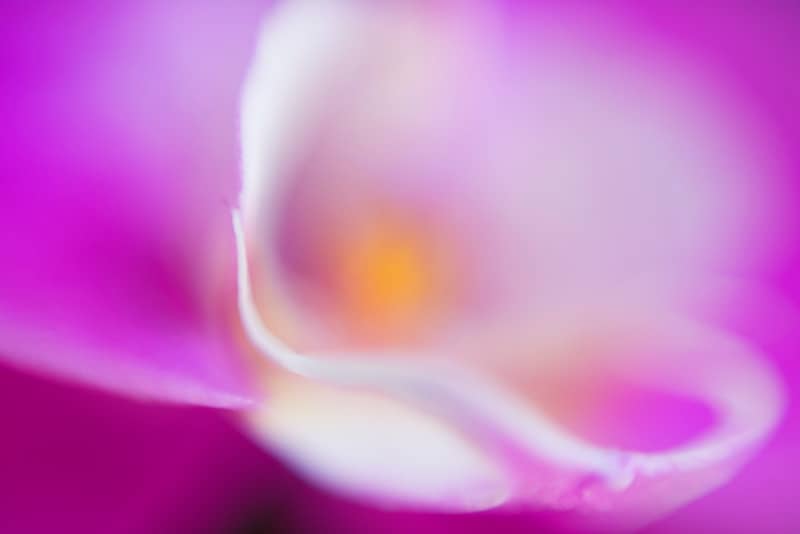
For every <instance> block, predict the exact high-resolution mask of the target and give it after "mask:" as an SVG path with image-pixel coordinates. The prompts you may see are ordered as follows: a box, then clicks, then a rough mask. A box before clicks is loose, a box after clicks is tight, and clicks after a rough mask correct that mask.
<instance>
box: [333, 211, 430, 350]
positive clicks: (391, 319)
mask: <svg viewBox="0 0 800 534" xmlns="http://www.w3.org/2000/svg"><path fill="white" fill-rule="evenodd" d="M415 230H416V229H413V228H408V227H404V226H402V225H400V224H397V223H396V222H388V221H381V222H380V223H378V224H374V225H371V226H370V227H369V228H366V229H364V230H363V231H362V232H358V233H357V234H356V235H355V236H353V235H351V236H349V239H347V240H346V241H345V243H343V245H344V246H342V247H341V248H340V256H339V261H338V262H337V264H338V266H339V269H338V273H337V278H338V286H339V288H340V291H341V293H340V295H341V298H342V300H343V305H344V307H345V310H346V315H347V316H348V319H349V321H350V322H351V324H353V326H355V327H356V328H357V330H358V331H359V333H360V334H361V335H366V336H368V337H371V338H375V337H378V338H380V339H382V340H385V339H386V338H395V337H397V336H404V337H407V336H409V335H413V333H414V331H417V330H419V328H420V327H421V326H423V325H424V324H425V322H426V319H427V318H428V317H429V316H430V313H431V312H432V311H433V308H434V307H437V306H438V305H440V304H441V303H442V300H443V295H442V293H443V284H442V283H441V277H440V276H439V271H440V268H439V267H440V266H439V265H438V262H437V261H436V259H437V258H436V254H435V252H436V251H435V250H434V247H433V246H432V243H430V242H429V241H428V240H426V239H424V237H423V233H422V232H420V231H415Z"/></svg>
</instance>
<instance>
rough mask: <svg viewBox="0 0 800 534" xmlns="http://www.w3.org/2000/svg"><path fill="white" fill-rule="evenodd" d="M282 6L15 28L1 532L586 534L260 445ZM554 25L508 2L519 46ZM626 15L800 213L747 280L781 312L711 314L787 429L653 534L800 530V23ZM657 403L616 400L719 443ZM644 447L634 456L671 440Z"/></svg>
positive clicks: (227, 5) (701, 418) (1, 194)
mask: <svg viewBox="0 0 800 534" xmlns="http://www.w3.org/2000/svg"><path fill="white" fill-rule="evenodd" d="M287 1H291V0H287ZM334 1H336V0H334ZM341 1H345V0H341ZM487 2H488V0H487ZM272 4H273V2H270V1H263V2H262V1H256V0H246V1H239V2H215V1H212V0H196V1H190V0H175V1H167V2H164V1H160V2H159V1H154V0H143V1H127V0H124V1H119V2H100V1H94V0H75V1H73V2H63V1H55V0H52V1H51V0H43V1H40V2H37V1H18V0H8V1H5V2H2V3H1V4H0V359H1V360H2V361H0V532H3V533H5V532H8V533H16V532H20V533H38V532H42V533H44V532H82V533H94V532H97V533H101V532H102V533H108V532H110V533H116V532H124V533H140V532H141V533H156V534H159V533H165V534H166V533H172V532H221V533H225V532H232V533H236V532H242V533H245V532H247V533H250V532H254V533H255V532H264V533H268V532H276V533H284V532H290V533H291V532H303V533H330V532H333V533H338V532H342V533H350V532H352V533H364V534H366V533H372V532H387V533H394V532H397V533H400V532H403V533H406V532H413V533H415V534H428V533H430V534H433V533H444V532H448V533H451V532H452V533H459V532H464V533H468V534H480V533H493V534H499V533H501V532H502V533H505V532H508V533H530V532H550V531H554V532H573V531H577V532H580V531H582V527H581V525H583V523H581V522H576V521H575V518H574V517H572V516H571V515H570V514H569V513H568V512H559V511H547V512H542V511H534V510H531V509H528V508H519V509H518V508H516V507H514V508H512V509H503V510H499V511H491V512H481V513H468V514H438V513H431V512H425V513H422V512H415V511H408V510H405V511H401V510H383V509H380V508H376V507H370V506H368V505H365V504H363V503H355V502H351V501H348V500H346V499H344V498H342V497H338V496H333V495H329V494H327V493H325V492H323V491H322V490H320V489H318V488H314V487H311V486H310V485H309V484H308V482H306V481H302V480H300V479H299V478H298V477H297V475H296V474H293V473H292V472H291V471H290V470H289V469H288V468H287V467H285V466H283V465H282V464H280V463H279V462H278V461H277V460H276V459H275V458H274V457H273V456H272V455H271V453H270V452H268V451H267V450H265V449H264V448H262V447H260V446H258V445H256V444H255V443H254V442H253V441H252V440H251V439H249V438H248V437H246V436H245V434H244V433H243V432H242V431H241V426H242V425H241V420H240V418H241V414H240V413H239V412H238V410H241V409H245V408H246V407H248V406H251V405H252V404H253V403H254V402H256V401H257V398H258V389H257V382H258V379H257V378H256V377H253V376H252V375H251V374H250V373H248V371H249V370H250V369H251V368H250V367H249V365H248V363H247V358H246V357H244V356H243V354H242V350H241V344H240V343H241V339H239V338H238V337H237V334H234V335H232V329H234V330H235V327H234V326H232V325H235V323H236V318H235V314H236V310H235V298H236V296H235V286H234V283H233V270H234V268H235V266H234V264H235V261H234V260H235V258H234V242H233V235H232V233H231V228H230V210H231V209H232V208H233V207H234V206H235V204H236V202H237V198H236V196H237V193H238V191H239V187H240V171H241V168H240V166H241V163H240V134H239V127H240V124H239V121H240V119H239V112H240V94H241V86H242V82H243V80H244V78H245V75H246V72H247V69H248V65H249V63H250V61H251V58H252V54H253V51H254V48H255V46H256V42H257V39H258V32H259V30H260V24H261V20H262V19H263V17H264V16H265V15H267V14H269V12H270V9H271V8H272ZM541 4H547V2H544V3H540V2H515V1H512V0H502V1H498V2H496V3H495V2H492V5H495V6H496V8H497V9H499V10H502V14H503V16H504V17H505V19H504V20H505V22H504V24H505V26H507V31H508V32H509V33H508V38H509V40H510V41H513V39H515V38H518V36H517V37H515V36H514V35H513V33H514V30H515V29H516V26H515V24H514V21H515V19H517V18H520V17H522V18H524V17H535V16H536V10H537V8H538V7H541ZM576 4H577V2H576ZM607 4H608V6H607V7H609V9H610V10H611V12H612V13H615V14H616V15H617V16H619V17H620V19H621V20H623V21H624V23H625V24H629V25H630V26H631V27H634V28H638V29H639V30H637V31H641V32H642V34H643V35H652V36H653V37H654V38H657V39H658V40H659V41H662V42H665V43H670V44H672V45H674V46H675V47H676V48H678V49H680V50H681V51H682V53H685V54H687V53H688V54H689V55H691V56H692V57H695V58H696V59H698V61H699V62H700V63H702V64H706V65H709V66H710V67H709V68H711V69H713V70H714V72H715V73H716V74H717V75H718V76H719V77H720V79H724V80H726V81H727V82H726V83H728V84H729V86H730V91H731V92H732V93H735V94H736V95H738V96H739V98H741V99H743V101H746V102H747V105H748V106H749V108H750V109H752V110H754V112H755V113H756V114H757V115H758V116H759V117H760V120H761V124H763V125H764V127H765V128H767V129H768V130H769V131H770V132H771V133H772V137H771V139H772V140H773V141H772V145H771V147H770V149H771V152H770V153H772V154H774V155H775V161H773V162H771V163H774V166H775V168H777V169H780V172H779V176H780V183H779V184H778V187H779V188H780V189H781V197H782V201H783V202H784V204H785V206H788V208H787V209H786V212H787V215H786V216H785V217H784V218H783V219H782V222H781V224H779V225H776V226H775V227H774V228H771V234H770V235H769V236H768V237H767V238H765V239H767V240H768V241H769V242H768V243H767V244H766V245H765V247H763V249H764V250H768V251H769V253H770V254H769V256H768V257H767V258H766V261H763V262H757V266H755V267H751V266H748V268H747V269H745V270H744V271H743V272H737V271H736V269H735V268H733V269H732V270H733V271H734V273H733V274H736V275H737V276H743V277H746V278H748V281H749V282H753V283H754V286H753V287H758V288H759V290H758V291H754V292H753V294H752V295H750V294H747V295H742V296H741V297H739V296H737V297H736V298H733V297H732V298H731V301H730V302H729V303H726V305H725V306H723V307H719V306H718V307H717V308H716V312H715V313H717V314H718V315H720V316H719V317H715V319H717V320H718V321H719V322H720V324H724V325H725V326H726V328H729V329H730V330H731V331H733V332H736V333H739V334H742V335H743V336H744V337H745V338H746V339H748V340H749V341H750V342H751V343H752V344H753V345H754V346H756V347H758V348H760V349H762V350H763V352H764V354H766V357H768V358H769V360H770V361H771V363H772V364H773V365H774V367H775V368H776V369H777V371H778V374H779V376H780V378H781V379H782V381H783V383H784V385H785V389H786V391H787V395H788V403H787V406H788V407H787V411H786V413H785V415H784V417H783V419H782V421H781V423H780V424H779V426H778V428H777V430H776V432H775V433H774V435H773V436H772V437H770V438H769V439H768V440H767V441H766V443H765V445H764V447H763V448H762V450H760V451H759V452H758V453H757V454H756V455H755V456H754V458H753V459H752V461H750V462H749V463H747V464H746V465H745V466H744V467H743V469H742V470H741V471H740V472H739V473H738V474H737V475H736V476H735V477H734V478H733V479H732V480H731V481H730V482H729V483H728V484H726V485H724V486H723V487H721V488H719V489H717V490H715V491H713V492H712V493H710V494H709V495H706V496H704V497H701V498H699V499H698V500H696V501H694V502H691V503H689V504H687V505H686V506H684V507H682V508H680V509H679V510H677V511H675V512H673V513H671V514H670V515H668V516H667V517H665V518H662V519H659V520H658V521H657V522H655V523H653V524H651V525H649V526H647V527H646V528H645V529H644V532H647V533H648V534H670V533H678V532H680V533H685V532H690V533H691V532H733V533H736V532H742V533H744V532H765V533H773V532H774V533H787V534H789V533H794V532H800V507H798V505H797V495H798V489H797V488H798V484H800V411H798V409H797V405H798V401H800V311H798V310H800V216H797V214H798V213H800V6H797V5H795V4H794V3H793V2H789V1H786V2H781V1H765V2H750V3H747V4H748V6H744V5H741V4H744V3H736V2H732V3H731V5H727V4H726V5H722V4H721V3H717V2H696V4H699V5H693V6H691V7H679V5H680V3H674V2H660V3H656V2H653V3H651V2H629V3H626V2H622V1H619V2H607ZM716 4H719V5H716ZM733 4H736V5H733ZM565 5H567V4H565ZM687 5H688V4H687ZM562 9H567V10H569V9H570V7H568V6H567V7H565V8H564V7H562ZM575 9H576V10H578V9H579V8H578V7H577V6H576V7H575ZM581 12H582V13H583V15H582V16H585V12H583V11H581ZM576 13H577V11H576ZM505 26H504V27H505ZM520 40H521V41H524V39H520ZM755 135H756V134H754V136H755ZM760 250H761V249H760ZM720 310H721V311H720ZM267 394H268V393H267ZM640 400H641V399H639V398H638V397H636V395H631V396H629V397H626V396H624V395H621V396H619V397H618V398H617V397H615V398H613V399H612V401H613V402H616V403H617V404H618V408H619V410H620V411H625V412H626V413H628V414H629V415H630V416H631V417H632V418H633V424H634V425H639V424H641V425H642V426H647V425H649V424H650V422H651V419H652V417H654V416H658V417H662V418H663V419H664V421H665V425H666V426H668V427H669V428H670V429H678V430H680V431H685V433H686V434H687V435H691V434H692V433H694V432H696V431H697V430H698V429H701V428H704V425H708V424H710V423H709V421H710V416H709V415H708V414H707V413H706V412H705V411H703V410H704V408H703V407H698V406H695V405H694V404H691V403H690V402H688V401H687V403H686V405H685V407H683V408H681V407H682V406H683V405H682V404H680V403H677V404H675V403H672V404H670V405H669V406H665V407H664V408H663V410H662V411H663V413H661V412H660V411H659V410H660V409H661V408H659V406H660V405H659V402H660V401H659V399H650V400H647V402H649V403H650V404H646V403H645V401H641V402H642V406H645V405H647V406H650V407H651V408H652V410H653V411H649V410H644V409H639V410H637V409H630V408H631V404H635V403H637V402H639V401H640ZM665 404H668V403H666V402H665ZM675 406H678V408H677V411H676V408H675ZM612 408H613V406H612ZM623 408H629V409H627V410H623ZM610 409H611V408H610ZM648 428H649V427H648ZM608 431H609V428H598V429H597V434H598V439H599V440H601V441H602V440H603V439H606V438H608V439H612V438H613V439H629V437H626V436H623V437H622V438H620V436H619V435H604V434H603V432H608ZM610 431H611V432H612V433H613V431H614V429H613V428H612V429H611V430H610ZM621 432H622V431H621ZM647 437H648V439H651V442H646V443H638V442H637V443H635V445H636V446H640V447H643V448H647V447H649V446H651V445H652V444H653V443H656V444H657V445H659V446H660V445H662V442H663V443H670V442H669V440H670V439H672V438H674V435H671V436H667V435H666V432H665V433H664V435H663V436H662V435H661V434H660V433H659V429H657V428H653V432H651V433H650V434H649V435H648V436H647ZM630 439H632V440H634V441H635V440H636V439H637V437H636V436H634V437H633V438H630ZM670 444H671V443H670Z"/></svg>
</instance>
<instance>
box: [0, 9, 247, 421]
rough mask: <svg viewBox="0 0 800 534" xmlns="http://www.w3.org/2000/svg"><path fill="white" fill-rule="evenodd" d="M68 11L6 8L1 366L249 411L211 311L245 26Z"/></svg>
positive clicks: (181, 12)
mask: <svg viewBox="0 0 800 534" xmlns="http://www.w3.org/2000/svg"><path fill="white" fill-rule="evenodd" d="M48 6H49V7H48ZM73 7H74V9H72V8H71V9H68V10H66V11H64V12H63V13H62V10H61V9H58V10H57V11H54V9H55V7H54V6H53V5H51V4H50V3H46V2H45V3H41V4H36V5H33V4H24V5H23V4H19V3H11V4H9V5H8V6H4V8H3V11H4V14H3V16H2V19H3V23H2V31H0V33H2V35H3V43H4V44H3V48H4V49H6V50H7V51H8V53H7V54H6V55H5V56H4V62H5V61H7V63H4V67H3V68H4V71H5V72H6V76H4V77H3V82H2V84H3V100H2V103H0V106H2V114H3V116H4V121H5V127H4V129H3V134H2V137H3V145H4V146H6V147H8V148H9V150H6V151H4V152H3V154H2V158H1V159H0V165H2V168H3V171H2V175H3V180H2V181H1V183H0V197H1V199H0V202H1V203H2V208H1V209H0V219H2V220H1V221H0V249H1V250H2V251H3V260H2V262H0V295H2V297H0V354H1V355H2V357H3V358H6V359H10V361H12V362H14V363H17V364H19V365H21V366H25V367H28V368H35V369H37V370H41V371H43V372H48V373H55V374H57V375H59V376H62V377H65V378H70V379H79V380H82V381H85V382H90V383H92V384H96V385H101V386H105V387H110V388H114V389H118V390H121V391H125V392H128V393H135V394H140V395H145V396H151V397H157V398H168V399H171V400H180V401H189V402H198V403H203V404H211V405H223V406H235V405H242V404H243V403H247V402H248V397H249V395H250V394H251V392H249V390H248V386H247V384H246V380H245V379H244V376H243V373H242V371H243V370H242V365H241V362H240V361H239V360H240V358H239V351H238V349H236V348H235V346H234V345H233V343H232V341H231V340H230V335H229V334H228V333H227V331H226V329H227V328H228V325H227V323H228V322H229V318H228V312H227V311H226V310H225V305H226V304H225V300H224V298H222V299H221V298H220V297H221V296H222V295H224V292H223V288H222V283H223V276H222V274H223V271H224V270H225V269H226V268H229V267H230V262H229V261H227V260H225V259H224V258H226V257H230V256H231V254H232V251H233V248H232V242H231V241H230V238H228V237H227V235H228V234H229V232H228V225H227V220H228V215H227V209H228V208H227V205H226V204H228V203H229V202H228V203H226V201H225V199H226V198H227V199H230V198H231V197H232V196H233V194H234V189H235V187H236V183H237V172H238V170H237V161H236V149H235V139H236V134H235V132H236V130H235V128H236V117H235V107H236V102H237V98H238V81H239V79H240V78H241V76H242V73H243V72H244V68H245V64H246V59H247V56H248V53H249V48H250V40H251V38H252V37H253V36H255V27H254V26H251V30H252V33H249V34H248V31H247V30H246V27H247V26H246V23H247V22H248V21H249V20H250V19H251V14H252V13H251V12H249V11H248V8H245V7H244V5H243V7H242V8H240V9H231V10H220V9H217V8H214V7H213V6H211V5H210V4H209V5H205V6H201V5H195V4H193V5H191V6H189V5H188V4H183V5H180V4H171V6H169V7H167V6H163V5H158V4H156V3H138V2H131V3H120V4H115V6H114V7H113V8H108V7H101V6H100V3H95V2H81V3H79V4H78V5H76V6H73ZM249 9H252V8H249ZM242 24H244V26H242ZM214 43H216V44H214Z"/></svg>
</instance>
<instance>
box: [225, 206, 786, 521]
mask: <svg viewBox="0 0 800 534" xmlns="http://www.w3.org/2000/svg"><path fill="white" fill-rule="evenodd" d="M233 226H234V232H235V234H236V241H237V257H238V284H239V285H238V295H239V309H240V314H241V319H242V322H243V325H244V329H245V332H246V334H247V336H248V337H249V339H250V341H251V342H252V343H253V345H254V346H255V348H256V349H257V350H258V351H260V352H261V353H262V354H263V355H264V357H266V358H267V359H269V360H271V361H272V362H273V363H276V364H277V365H278V366H279V367H281V368H283V369H285V370H288V371H290V372H291V373H294V374H297V375H300V376H303V377H306V378H309V379H311V380H315V381H320V382H324V383H329V384H334V385H338V386H344V387H359V388H366V389H368V390H371V391H375V392H379V393H381V394H385V395H387V396H388V397H390V398H395V399H401V400H403V401H404V402H408V403H410V404H411V405H413V406H415V407H417V408H418V409H420V410H422V411H423V412H426V413H433V414H435V415H437V416H438V417H442V418H444V419H445V420H447V421H449V422H450V423H452V424H454V425H455V426H456V427H458V428H460V429H461V430H463V431H464V432H465V433H467V434H468V435H470V436H471V437H472V439H474V440H475V441H476V442H477V443H480V444H481V446H482V447H485V448H488V449H489V450H490V454H492V455H493V456H495V457H497V458H500V459H502V461H504V462H505V463H506V466H505V467H506V473H507V474H508V476H509V477H511V479H512V480H515V485H516V486H517V487H518V488H519V489H518V495H517V496H515V497H514V500H522V501H525V500H526V497H525V493H526V490H524V489H523V488H525V487H526V486H529V482H530V480H529V479H530V477H531V476H536V473H537V472H538V473H539V474H541V469H542V466H544V467H545V469H554V470H555V472H556V473H557V475H556V477H558V478H561V479H562V480H560V481H559V482H558V485H557V487H556V488H555V489H551V490H549V492H548V494H545V495H542V494H541V493H537V494H536V495H535V502H538V503H539V504H542V503H544V504H546V505H550V506H557V507H564V506H566V507H568V508H577V509H580V510H583V511H586V512H593V511H597V510H608V509H611V508H614V507H615V506H618V504H617V501H619V502H620V503H621V504H619V506H621V510H622V513H624V514H634V515H635V514H636V509H633V510H631V509H630V504H629V503H630V502H631V501H632V500H634V499H635V498H636V494H637V493H638V492H641V493H642V494H643V495H645V496H647V492H646V491H642V490H640V489H639V488H640V486H642V485H645V487H646V484H647V483H648V481H649V480H656V481H657V480H658V479H659V478H660V477H662V476H675V475H680V476H691V475H693V474H697V476H698V481H696V483H697V485H699V487H700V488H699V489H696V490H695V491H694V493H691V494H689V493H686V492H683V493H681V492H679V494H678V495H670V499H669V500H667V501H666V502H667V503H668V509H667V510H658V515H660V514H663V513H665V512H666V511H669V509H671V508H672V507H674V506H677V505H679V504H682V503H683V499H684V498H686V499H688V498H689V497H693V496H696V495H697V494H699V493H703V492H706V491H710V490H711V489H713V488H715V487H716V486H718V485H719V484H721V483H722V482H723V481H724V480H726V479H727V478H728V477H730V476H731V475H732V474H733V472H734V471H735V467H736V466H738V465H739V464H740V463H741V461H742V459H743V457H746V456H747V455H749V454H750V453H752V451H753V449H754V448H755V447H756V446H757V445H758V444H760V443H761V442H762V441H763V440H764V439H765V438H766V437H767V436H768V435H769V433H770V432H771V431H772V430H773V428H774V427H775V425H776V424H777V422H778V421H779V420H780V416H781V413H782V410H783V408H782V406H783V403H784V401H783V394H782V387H781V385H780V381H779V380H778V379H777V377H776V375H775V373H774V372H773V371H772V370H771V369H770V368H769V366H767V365H766V363H765V362H763V361H762V358H761V356H760V354H759V353H758V351H757V350H755V349H753V348H752V347H749V346H747V345H746V344H744V343H742V342H741V341H740V340H738V339H736V338H735V337H734V336H732V335H730V334H727V333H725V332H723V331H717V330H713V329H711V328H709V327H703V326H701V325H699V324H695V323H694V322H693V321H691V320H688V319H685V318H682V317H673V318H669V319H668V318H662V319H663V320H661V321H660V326H661V328H665V331H666V332H668V333H672V334H670V335H675V336H677V338H678V342H679V345H680V346H681V347H683V348H686V346H687V344H689V345H692V344H699V345H700V347H702V348H703V349H706V350H711V349H713V350H714V354H718V351H719V350H720V349H722V350H723V352H725V353H726V355H725V358H724V359H715V360H712V364H711V365H707V367H705V368H700V369H698V367H697V365H695V366H694V367H692V366H690V365H687V364H688V362H685V361H681V362H680V363H676V362H675V361H670V362H659V364H660V367H659V369H658V371H659V372H658V373H656V375H657V377H658V380H661V381H663V383H662V384H661V385H662V386H665V387H668V388H672V389H676V390H678V391H681V392H688V393H690V394H693V395H694V396H697V397H699V398H701V399H703V400H704V401H705V402H707V403H708V404H709V405H710V406H711V407H712V408H713V409H714V410H715V411H716V412H717V413H718V414H719V416H720V418H721V419H720V421H719V422H718V423H717V424H716V425H715V426H714V427H713V428H712V429H711V430H710V431H709V432H708V433H706V434H704V435H703V436H701V437H700V438H698V439H697V440H695V441H693V442H691V443H688V444H684V445H681V446H678V447H675V448H673V449H669V450H666V451H662V452H658V453H644V452H637V451H627V450H618V449H609V448H603V447H598V446H595V445H593V444H591V443H587V442H585V441H583V440H582V439H581V438H579V437H577V436H575V435H571V434H570V433H569V432H567V431H565V430H564V429H562V428H560V427H559V425H558V424H557V423H556V422H554V421H551V420H549V419H548V418H547V417H546V416H545V415H544V414H543V413H540V412H539V411H538V409H537V408H536V407H535V406H529V405H526V404H524V403H522V402H521V401H520V400H519V399H517V398H515V397H514V396H513V395H511V394H509V393H507V392H505V391H503V390H502V389H499V388H497V387H496V385H494V384H492V383H490V382H488V381H486V380H484V379H482V378H481V377H478V376H476V375H473V374H471V373H469V372H466V371H465V370H464V369H456V368H452V367H449V366H441V367H439V366H437V365H435V364H433V365H431V364H428V365H426V364H423V363H416V364H414V363H408V362H407V361H403V360H402V359H401V358H398V357H397V356H398V355H389V356H388V357H387V358H385V359H380V358H378V359H376V358H374V356H375V355H370V356H371V357H370V358H359V357H357V356H355V357H354V356H350V357H347V356H344V357H340V358H328V357H317V356H315V355H304V354H299V353H297V352H295V351H294V350H292V349H291V348H290V347H289V346H287V345H285V344H284V343H283V342H282V341H280V340H279V339H278V338H277V337H275V336H274V335H272V334H271V333H270V332H268V331H267V330H266V329H265V328H264V324H263V322H262V319H261V317H260V316H259V312H258V311H257V309H256V307H255V303H254V301H253V295H252V292H251V288H250V273H249V270H248V256H247V248H246V245H245V243H246V237H245V234H244V230H243V227H242V221H241V215H240V214H239V212H238V211H234V213H233ZM675 332H677V334H674V333H675ZM701 367H702V366H701ZM647 372H648V373H650V374H652V373H653V372H654V369H653V368H652V367H651V368H648V369H647ZM718 469H719V470H722V471H723V474H722V475H720V474H719V473H718V472H717V470H718ZM707 470H711V475H709V474H707V473H706V471H707ZM564 477H566V481H564V480H563V479H564ZM587 484H588V485H587ZM576 492H577V494H576ZM528 499H530V497H528ZM676 501H678V502H676ZM650 519H653V518H652V517H649V518H648V520H650Z"/></svg>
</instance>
